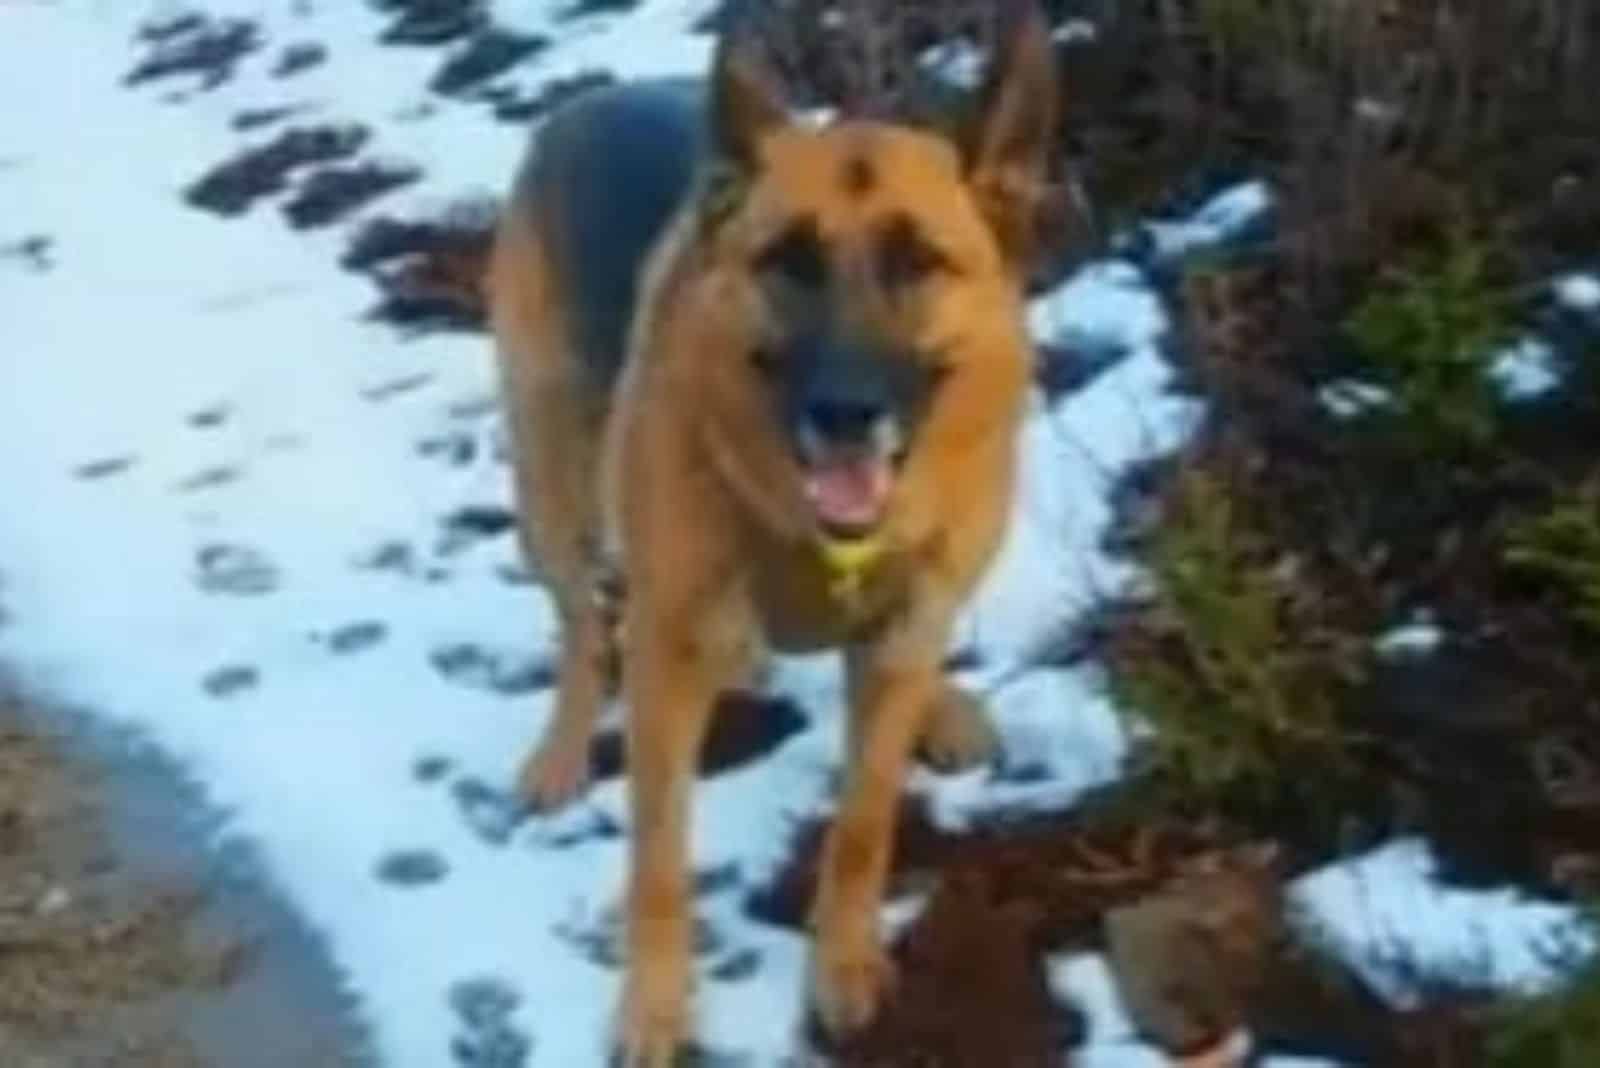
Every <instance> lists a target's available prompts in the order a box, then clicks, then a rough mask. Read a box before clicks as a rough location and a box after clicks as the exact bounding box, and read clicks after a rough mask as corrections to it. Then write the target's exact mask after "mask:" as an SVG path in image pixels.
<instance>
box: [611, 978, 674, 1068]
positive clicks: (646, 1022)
mask: <svg viewBox="0 0 1600 1068" xmlns="http://www.w3.org/2000/svg"><path fill="white" fill-rule="evenodd" d="M669 972H670V969H661V970H660V972H659V974H657V975H654V976H652V975H650V974H648V973H641V972H640V971H639V970H638V969H630V971H629V975H628V980H627V987H626V989H625V990H624V992H623V995H622V1008H621V1011H620V1012H619V1014H618V1017H617V1035H616V1043H615V1047H614V1049H613V1051H612V1056H611V1063H612V1065H613V1066H614V1068H674V1066H675V1065H677V1064H679V1063H681V1061H682V1059H683V1058H686V1057H688V1056H689V1054H690V1053H691V1048H690V1046H689V989H688V980H687V978H686V977H678V978H671V977H669V975H668V973H669Z"/></svg>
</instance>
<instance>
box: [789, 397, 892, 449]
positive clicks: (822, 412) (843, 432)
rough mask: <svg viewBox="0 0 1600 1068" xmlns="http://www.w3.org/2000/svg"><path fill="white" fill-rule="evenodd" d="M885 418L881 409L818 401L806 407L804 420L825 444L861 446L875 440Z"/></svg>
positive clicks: (846, 402)
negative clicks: (879, 426)
mask: <svg viewBox="0 0 1600 1068" xmlns="http://www.w3.org/2000/svg"><path fill="white" fill-rule="evenodd" d="M884 415H885V411H884V408H883V406H882V405H878V404H872V403H870V402H864V401H851V400H815V401H812V402H811V403H810V404H808V405H806V413H805V420H806V423H807V424H808V425H809V426H810V427H811V429H812V431H813V432H814V433H815V434H816V435H817V436H818V437H820V438H823V439H824V440H827V441H831V442H837V443H839V444H852V445H861V444H865V443H866V442H868V441H870V440H871V439H872V436H873V434H874V432H875V429H876V427H877V425H878V423H879V422H880V421H881V420H882V418H883V416H884Z"/></svg>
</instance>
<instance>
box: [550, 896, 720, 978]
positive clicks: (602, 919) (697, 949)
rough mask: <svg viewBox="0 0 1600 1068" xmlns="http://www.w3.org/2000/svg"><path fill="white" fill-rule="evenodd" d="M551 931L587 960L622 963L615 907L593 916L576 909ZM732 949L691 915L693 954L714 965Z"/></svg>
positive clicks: (620, 931)
mask: <svg viewBox="0 0 1600 1068" xmlns="http://www.w3.org/2000/svg"><path fill="white" fill-rule="evenodd" d="M551 933H552V934H554V935H555V936H556V937H557V938H559V939H561V940H562V941H563V942H565V943H567V944H568V945H569V946H571V947H573V948H574V949H575V950H577V951H578V954H579V955H580V956H581V957H583V959H584V960H587V961H588V962H590V963H591V964H598V965H599V966H600V967H602V968H612V969H616V968H621V967H622V965H623V961H624V959H625V950H624V947H623V919H622V913H621V912H620V911H619V910H618V909H616V908H608V909H606V910H604V911H603V912H602V913H600V914H599V916H596V917H592V916H588V915H586V914H584V912H582V911H579V912H578V913H577V914H575V915H574V916H573V917H571V918H570V919H566V920H561V921H559V922H557V923H556V924H555V926H554V927H552V928H551ZM735 953H737V950H735V949H734V948H733V947H731V946H729V945H728V942H727V939H726V937H725V936H724V935H723V934H722V932H721V931H719V930H718V929H717V928H716V927H714V926H713V925H712V924H711V923H710V921H708V920H707V919H706V918H705V917H703V916H696V917H695V918H694V955H695V956H696V957H697V958H699V959H700V960H702V961H707V962H712V964H713V966H715V962H716V961H720V960H725V959H726V958H727V957H728V956H731V955H734V954H735Z"/></svg>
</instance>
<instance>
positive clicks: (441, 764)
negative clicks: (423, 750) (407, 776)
mask: <svg viewBox="0 0 1600 1068" xmlns="http://www.w3.org/2000/svg"><path fill="white" fill-rule="evenodd" d="M454 767H455V761H453V760H451V759H450V758H449V757H447V756H439V755H437V754H434V753H430V754H428V755H427V756H423V757H418V758H417V761H416V763H414V764H412V765H411V777H412V778H413V779H416V780H417V781H418V782H420V783H423V784H431V783H436V782H439V781H441V780H442V779H444V777H445V776H447V775H449V774H450V771H451V769H452V768H454Z"/></svg>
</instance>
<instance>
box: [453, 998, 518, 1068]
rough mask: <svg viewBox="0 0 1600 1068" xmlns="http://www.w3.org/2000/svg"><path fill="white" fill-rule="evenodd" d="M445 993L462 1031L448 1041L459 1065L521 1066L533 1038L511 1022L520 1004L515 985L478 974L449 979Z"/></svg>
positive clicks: (485, 1067)
mask: <svg viewBox="0 0 1600 1068" xmlns="http://www.w3.org/2000/svg"><path fill="white" fill-rule="evenodd" d="M447 997H448V1000H449V1003H450V1008H451V1009H452V1010H453V1011H454V1012H455V1014H456V1016H457V1017H458V1018H459V1019H460V1020H461V1025H462V1033H461V1034H458V1035H457V1036H456V1037H455V1038H454V1039H452V1040H451V1043H450V1054H451V1056H452V1057H453V1058H454V1059H455V1062H456V1064H457V1065H458V1066H459V1068H521V1066H522V1065H523V1064H526V1063H527V1059H528V1055H529V1053H531V1052H532V1049H533V1040H532V1039H531V1038H530V1037H529V1036H528V1035H527V1034H526V1033H524V1032H523V1031H521V1030H519V1029H518V1028H517V1027H516V1026H515V1025H514V1024H513V1023H512V1022H511V1015H512V1013H514V1012H516V1010H517V1008H518V1006H520V1005H521V1004H522V995H521V994H520V993H519V992H518V991H517V989H516V988H515V987H513V986H512V985H511V984H510V983H508V982H506V981H505V980H503V979H500V978H497V977H495V976H480V977H477V978H472V979H463V980H460V981H458V982H456V983H453V984H452V985H451V987H450V990H449V993H448V995H447Z"/></svg>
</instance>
